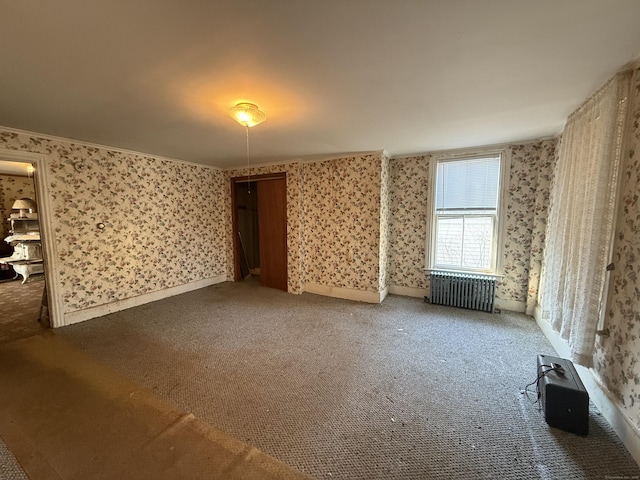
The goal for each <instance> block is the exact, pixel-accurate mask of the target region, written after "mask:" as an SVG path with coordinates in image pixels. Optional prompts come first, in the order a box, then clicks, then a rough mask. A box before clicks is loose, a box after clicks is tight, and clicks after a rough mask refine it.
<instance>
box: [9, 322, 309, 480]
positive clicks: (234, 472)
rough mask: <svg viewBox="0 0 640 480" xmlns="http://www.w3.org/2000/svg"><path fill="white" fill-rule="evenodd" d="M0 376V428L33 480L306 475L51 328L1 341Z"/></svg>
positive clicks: (268, 477)
mask: <svg viewBox="0 0 640 480" xmlns="http://www.w3.org/2000/svg"><path fill="white" fill-rule="evenodd" d="M0 385H2V388H0V405H1V407H2V408H1V409H0V437H2V438H3V439H4V441H5V442H6V444H7V446H8V448H9V449H10V450H11V451H12V452H13V454H14V455H15V457H16V458H17V460H18V462H19V463H20V465H21V466H22V468H23V469H24V471H25V472H26V473H27V475H28V476H29V479H31V480H50V479H51V480H54V479H64V480H76V479H77V480H88V479H96V480H98V479H128V478H131V479H149V480H151V479H153V480H161V479H167V480H169V479H225V480H228V479H256V480H258V479H274V480H275V479H302V478H306V477H305V476H304V475H302V474H300V473H298V472H296V471H294V470H293V469H291V468H289V467H287V466H286V465H284V464H283V463H281V462H279V461H277V460H275V459H273V458H271V457H269V456H267V455H265V454H263V453H262V452H260V451H259V450H257V449H256V448H254V447H252V446H250V445H247V444H245V443H243V442H240V441H238V440H235V439H233V438H231V437H229V436H228V435H226V434H224V433H222V432H220V431H219V430H217V429H215V428H212V427H211V426H209V425H207V424H206V423H204V422H202V421H201V420H199V419H197V418H195V417H194V416H193V414H191V413H188V412H185V411H183V410H180V409H179V408H177V407H175V406H173V405H171V404H169V403H167V402H165V401H163V400H160V399H159V398H158V397H156V396H155V395H153V394H152V393H150V392H149V391H147V390H145V389H144V388H142V387H140V386H139V385H136V384H134V383H133V382H131V381H129V380H126V379H124V378H123V377H122V376H120V375H118V374H117V373H115V372H114V371H113V370H111V369H110V368H108V367H105V366H104V365H101V364H99V363H98V362H96V361H94V360H92V359H91V358H89V357H88V356H87V355H85V354H83V353H80V352H79V351H78V350H76V349H75V348H73V347H71V346H70V345H69V344H68V343H67V342H66V341H64V340H63V339H61V338H60V337H59V336H57V335H55V334H52V333H49V334H44V335H36V336H32V337H29V338H25V339H21V340H16V341H14V342H9V343H4V344H2V345H0ZM7 468H8V467H7ZM12 471H13V470H12ZM11 475H12V477H11V478H22V477H20V476H19V475H17V474H14V473H12V474H11ZM0 478H9V477H8V474H7V476H4V474H3V472H1V471H0Z"/></svg>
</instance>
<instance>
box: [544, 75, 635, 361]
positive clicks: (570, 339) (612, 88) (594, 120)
mask: <svg viewBox="0 0 640 480" xmlns="http://www.w3.org/2000/svg"><path fill="white" fill-rule="evenodd" d="M629 79H630V72H627V73H621V74H618V75H616V76H615V77H613V78H612V79H611V80H609V81H608V82H607V83H606V84H605V85H604V86H603V87H602V88H601V89H600V90H598V92H596V93H595V94H594V95H593V96H592V97H591V98H589V99H588V100H587V101H586V102H585V103H584V104H583V105H582V106H581V107H580V108H579V109H578V110H576V111H575V112H574V113H572V114H571V116H570V117H569V118H568V119H567V124H566V126H565V129H564V133H563V135H562V139H561V141H560V146H559V148H560V151H559V155H558V161H557V164H556V168H555V172H554V179H553V183H552V187H551V197H550V207H549V208H550V211H549V220H548V223H547V234H546V238H547V240H546V245H545V255H544V262H543V265H544V267H543V272H542V282H543V283H542V288H543V291H542V317H543V319H545V318H548V320H549V322H550V323H551V326H552V327H553V329H554V330H556V331H557V332H559V333H560V336H561V337H562V338H563V339H564V340H565V341H566V342H567V343H568V344H569V347H570V349H571V353H572V360H573V361H574V362H576V363H579V364H581V365H585V366H591V365H592V363H593V350H594V345H595V337H596V328H597V325H598V322H599V319H600V315H601V312H602V309H603V308H604V300H605V297H606V294H605V292H604V286H605V279H606V267H607V264H608V263H609V262H610V249H611V248H610V247H611V241H612V232H613V227H614V219H615V211H614V210H615V204H616V196H617V190H618V187H617V184H618V172H619V165H620V154H621V147H622V134H623V131H624V123H625V118H626V105H627V95H628V90H629Z"/></svg>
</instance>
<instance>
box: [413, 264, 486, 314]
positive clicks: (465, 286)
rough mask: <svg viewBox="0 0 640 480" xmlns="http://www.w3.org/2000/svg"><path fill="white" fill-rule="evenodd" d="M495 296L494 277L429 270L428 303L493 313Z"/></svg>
mask: <svg viewBox="0 0 640 480" xmlns="http://www.w3.org/2000/svg"><path fill="white" fill-rule="evenodd" d="M495 298H496V279H495V278H494V277H490V276H487V275H475V274H465V273H451V272H435V271H434V272H431V289H430V296H429V303H433V304H436V305H447V306H450V307H460V308H468V309H470V310H480V311H483V312H491V313H493V311H494V303H495ZM425 300H426V298H425Z"/></svg>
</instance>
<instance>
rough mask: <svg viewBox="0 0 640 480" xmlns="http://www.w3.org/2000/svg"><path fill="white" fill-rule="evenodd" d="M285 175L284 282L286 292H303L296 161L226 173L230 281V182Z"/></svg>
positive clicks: (299, 185) (299, 186)
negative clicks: (255, 176)
mask: <svg viewBox="0 0 640 480" xmlns="http://www.w3.org/2000/svg"><path fill="white" fill-rule="evenodd" d="M281 172H284V173H286V175H287V253H288V258H287V263H288V265H287V283H288V292H289V293H297V294H299V293H302V292H304V283H305V279H304V256H303V251H302V232H303V214H302V181H303V180H302V166H301V164H300V163H299V162H295V163H282V164H277V165H266V166H257V167H251V168H246V167H245V168H239V169H233V170H227V171H225V193H224V198H225V199H226V200H225V232H226V233H225V235H226V239H227V242H226V264H227V278H228V279H229V280H233V268H234V263H233V243H232V231H231V230H232V226H233V225H232V220H231V179H232V178H234V177H244V176H246V175H248V174H251V175H265V174H269V173H281Z"/></svg>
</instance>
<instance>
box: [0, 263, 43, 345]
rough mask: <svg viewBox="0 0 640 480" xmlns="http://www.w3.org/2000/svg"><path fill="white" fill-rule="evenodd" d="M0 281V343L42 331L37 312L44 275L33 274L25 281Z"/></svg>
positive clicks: (38, 310)
mask: <svg viewBox="0 0 640 480" xmlns="http://www.w3.org/2000/svg"><path fill="white" fill-rule="evenodd" d="M21 279H22V277H20V280H13V281H5V282H0V343H3V342H9V341H11V340H16V339H18V338H25V337H28V336H31V335H34V334H37V333H41V332H42V330H43V329H42V327H41V326H40V324H39V323H38V314H39V313H40V305H41V303H42V293H43V292H44V285H45V281H44V275H33V276H30V277H29V280H28V281H27V283H25V284H23V283H22V281H21Z"/></svg>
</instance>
